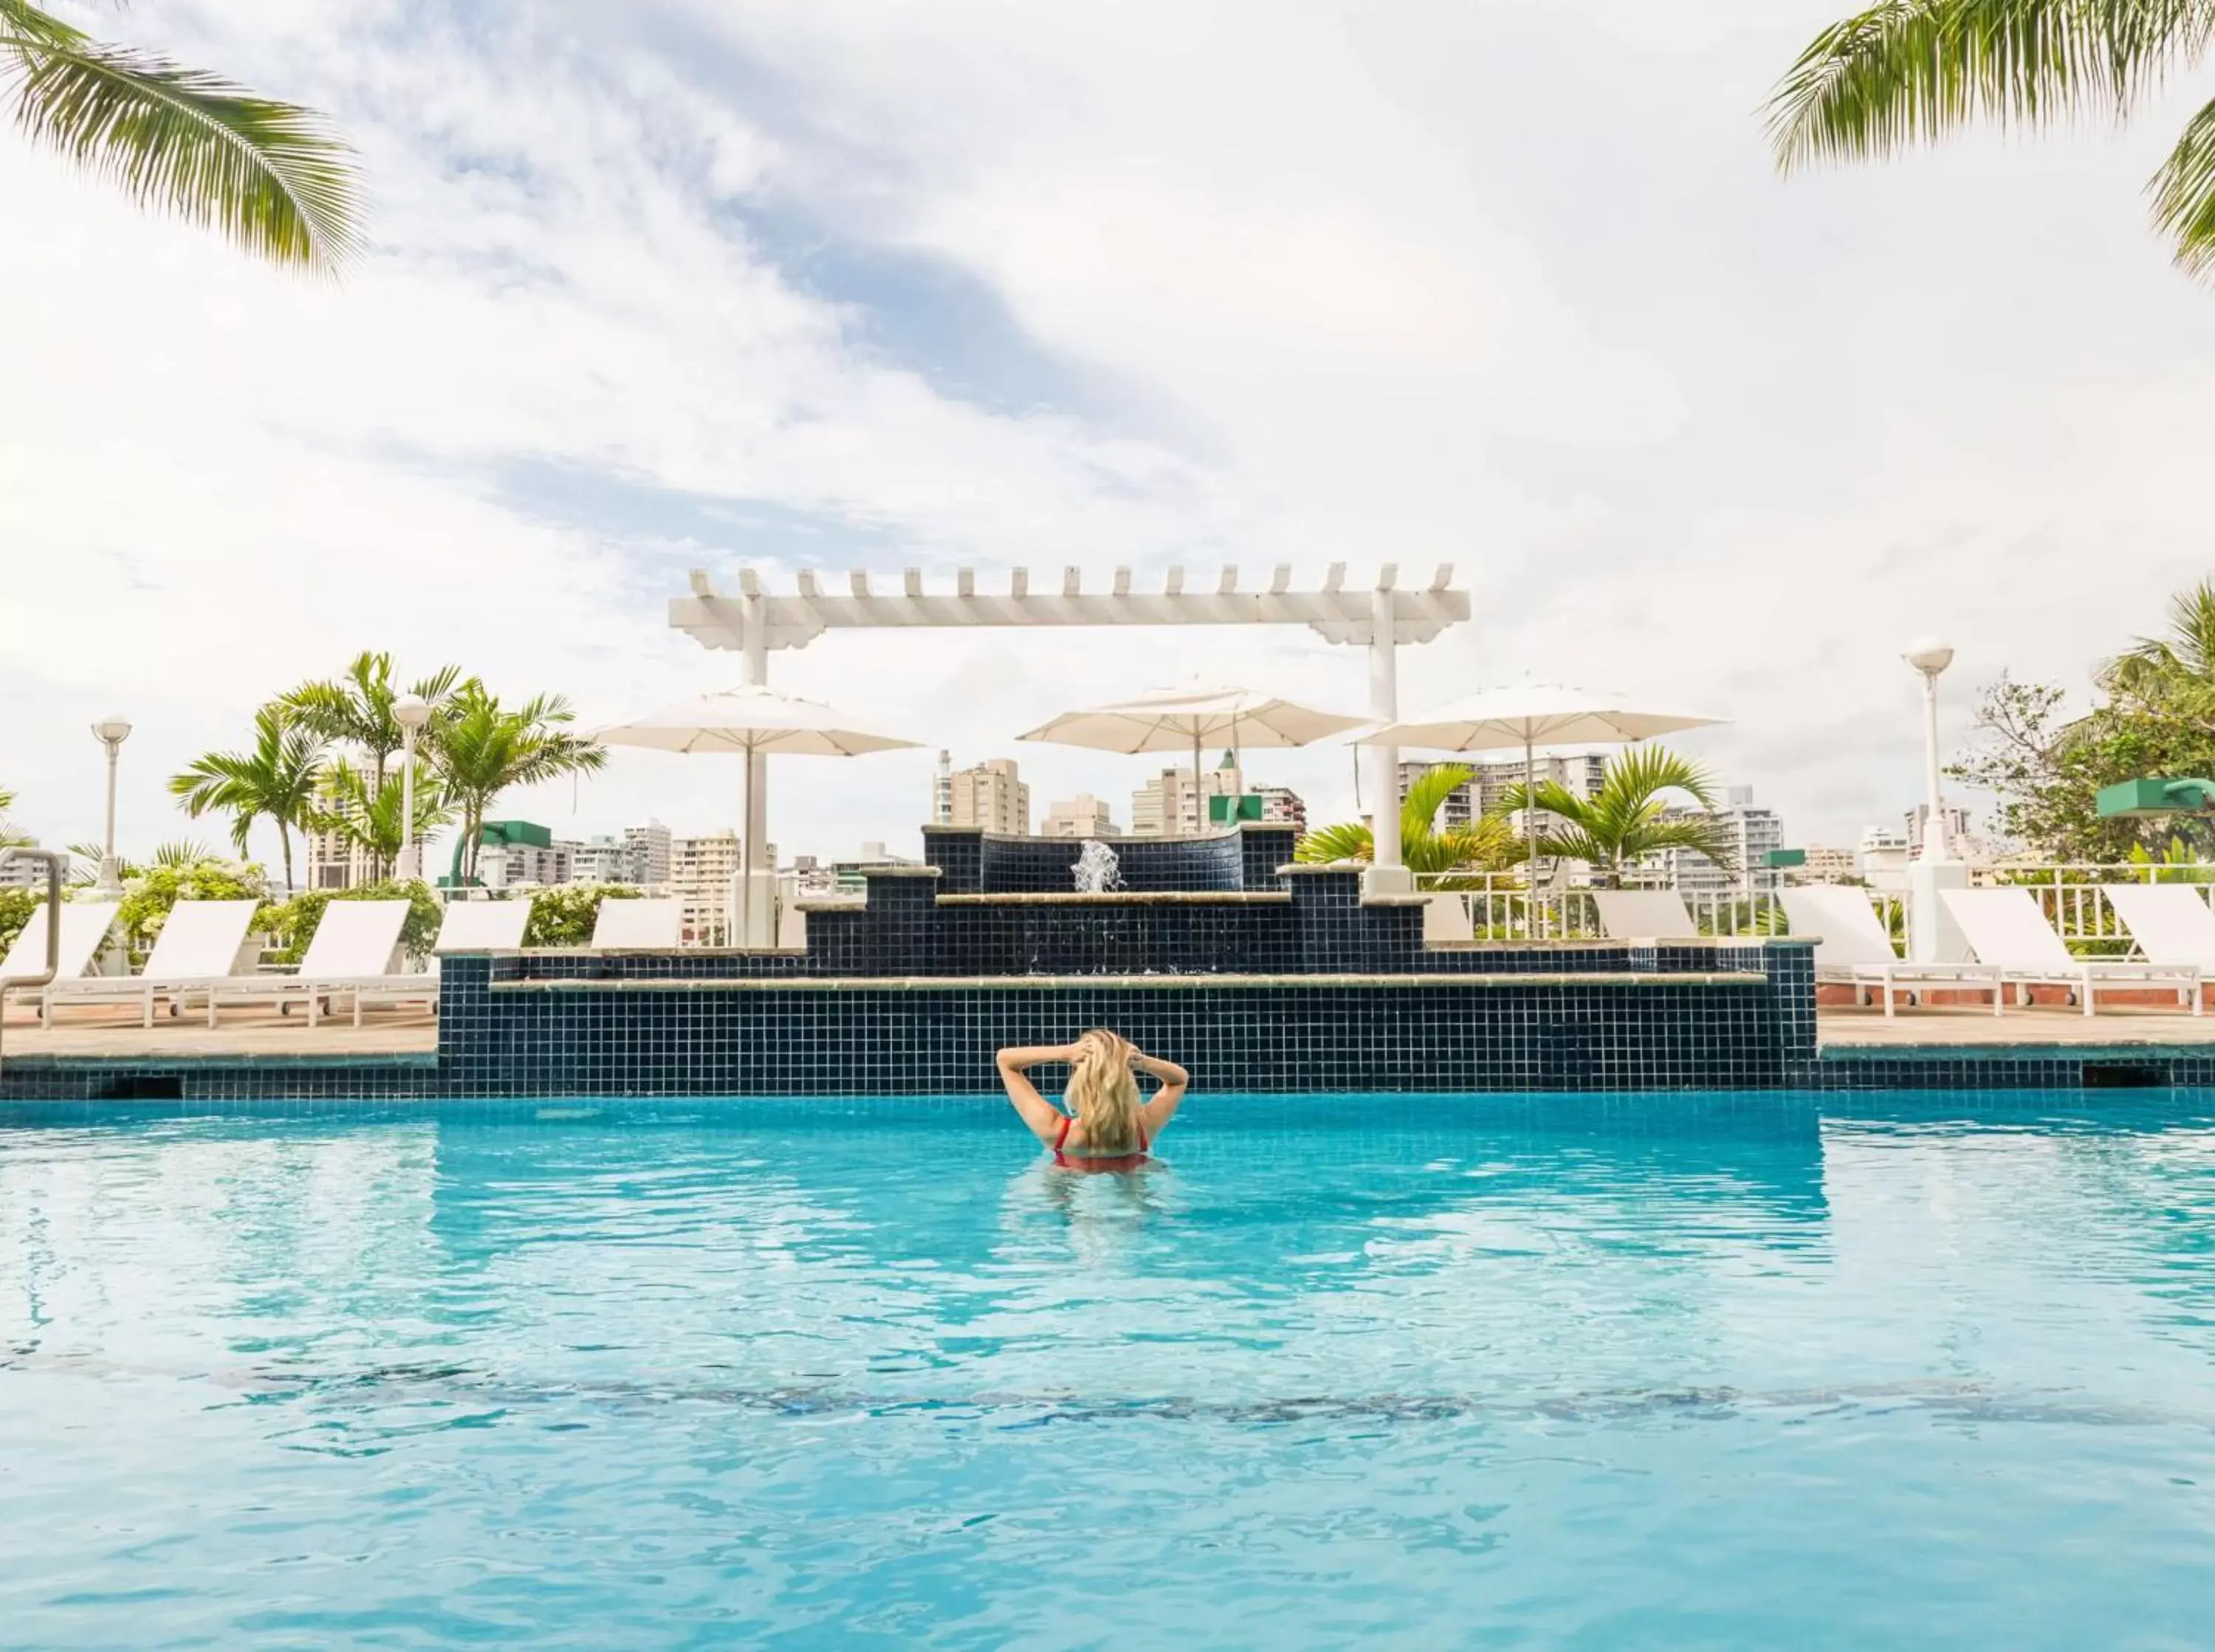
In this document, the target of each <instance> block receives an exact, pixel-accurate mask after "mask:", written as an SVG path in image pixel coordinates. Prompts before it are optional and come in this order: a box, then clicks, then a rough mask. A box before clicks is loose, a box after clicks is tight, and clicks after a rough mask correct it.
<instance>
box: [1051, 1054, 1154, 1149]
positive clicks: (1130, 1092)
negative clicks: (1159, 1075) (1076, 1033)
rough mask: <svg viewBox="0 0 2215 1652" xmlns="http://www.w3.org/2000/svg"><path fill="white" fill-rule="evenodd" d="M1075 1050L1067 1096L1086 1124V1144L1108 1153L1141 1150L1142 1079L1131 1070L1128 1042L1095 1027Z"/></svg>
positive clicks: (1072, 1109) (1073, 1108)
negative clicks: (1140, 1107)
mask: <svg viewBox="0 0 2215 1652" xmlns="http://www.w3.org/2000/svg"><path fill="white" fill-rule="evenodd" d="M1075 1049H1076V1052H1077V1053H1076V1055H1075V1056H1074V1057H1073V1058H1072V1060H1071V1062H1070V1068H1069V1089H1068V1091H1067V1092H1066V1098H1067V1100H1068V1102H1069V1105H1070V1110H1071V1111H1072V1112H1074V1113H1075V1114H1076V1115H1077V1117H1078V1118H1079V1119H1081V1120H1083V1124H1084V1145H1085V1146H1086V1147H1093V1148H1096V1149H1097V1150H1099V1151H1100V1152H1102V1153H1135V1152H1137V1151H1138V1075H1137V1074H1134V1073H1132V1071H1131V1045H1130V1043H1129V1042H1128V1041H1127V1040H1126V1039H1124V1038H1123V1037H1120V1036H1119V1035H1117V1034H1115V1033H1113V1032H1109V1031H1107V1030H1106V1029H1105V1028H1102V1027H1095V1028H1094V1029H1093V1030H1092V1031H1089V1032H1088V1033H1086V1034H1084V1035H1083V1037H1080V1038H1079V1039H1077V1043H1076V1045H1075Z"/></svg>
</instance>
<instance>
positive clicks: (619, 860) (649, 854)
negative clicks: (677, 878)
mask: <svg viewBox="0 0 2215 1652" xmlns="http://www.w3.org/2000/svg"><path fill="white" fill-rule="evenodd" d="M669 845H670V835H669V828H667V827H666V826H665V825H663V824H662V823H660V821H658V820H653V821H648V822H647V823H646V824H645V825H643V826H628V827H625V828H624V829H623V834H622V835H620V836H600V837H591V838H586V840H585V841H583V842H581V843H575V842H563V843H557V844H556V845H555V847H556V848H560V849H565V850H567V851H568V857H569V865H568V872H569V875H568V880H567V881H568V882H569V883H572V884H637V885H639V886H640V887H641V888H645V889H653V888H657V887H659V886H660V885H661V884H666V883H667V882H668V881H669Z"/></svg>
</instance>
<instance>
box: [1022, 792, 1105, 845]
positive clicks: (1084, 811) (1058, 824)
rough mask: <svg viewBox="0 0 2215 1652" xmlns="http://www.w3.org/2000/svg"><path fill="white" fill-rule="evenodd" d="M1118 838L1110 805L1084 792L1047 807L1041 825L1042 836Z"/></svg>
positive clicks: (1040, 832) (1040, 833)
mask: <svg viewBox="0 0 2215 1652" xmlns="http://www.w3.org/2000/svg"><path fill="white" fill-rule="evenodd" d="M1039 835H1040V837H1113V836H1114V835H1115V822H1114V817H1112V816H1111V815H1109V813H1108V812H1107V805H1106V804H1105V803H1103V802H1101V800H1100V799H1099V798H1095V797H1094V796H1093V795H1092V794H1091V793H1090V792H1078V793H1077V795H1076V796H1075V797H1073V798H1064V799H1063V800H1062V801H1061V802H1059V803H1056V804H1052V805H1048V806H1047V809H1046V818H1045V819H1044V820H1042V821H1040V823H1039Z"/></svg>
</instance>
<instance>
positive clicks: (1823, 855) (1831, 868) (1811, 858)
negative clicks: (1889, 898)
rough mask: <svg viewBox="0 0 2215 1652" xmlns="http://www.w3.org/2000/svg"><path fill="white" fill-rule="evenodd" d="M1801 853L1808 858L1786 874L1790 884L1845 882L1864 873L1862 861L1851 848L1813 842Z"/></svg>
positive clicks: (1786, 880)
mask: <svg viewBox="0 0 2215 1652" xmlns="http://www.w3.org/2000/svg"><path fill="white" fill-rule="evenodd" d="M1801 854H1804V855H1806V856H1807V859H1806V860H1802V861H1801V863H1800V864H1799V865H1798V866H1794V867H1793V868H1791V869H1790V870H1789V872H1786V873H1785V874H1784V881H1785V882H1786V883H1788V884H1843V883H1845V882H1847V881H1848V880H1849V879H1851V878H1859V877H1860V876H1861V875H1862V872H1861V861H1860V860H1859V859H1858V857H1856V855H1855V854H1854V852H1853V851H1852V850H1851V849H1830V848H1824V847H1820V846H1819V845H1817V844H1813V843H1811V844H1809V845H1808V846H1807V848H1805V849H1803V850H1802V851H1801Z"/></svg>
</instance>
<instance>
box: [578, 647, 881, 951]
mask: <svg viewBox="0 0 2215 1652" xmlns="http://www.w3.org/2000/svg"><path fill="white" fill-rule="evenodd" d="M590 737H591V738H592V739H594V740H597V741H598V742H599V743H600V744H602V745H606V746H641V747H644V748H645V749H646V750H649V751H674V752H679V753H682V754H684V755H685V756H694V755H696V754H698V753H701V752H727V753H730V754H732V755H733V756H742V757H746V758H749V759H751V758H752V756H755V755H756V754H761V755H763V756H767V755H769V754H770V753H784V754H787V755H789V756H803V757H857V756H862V755H863V754H865V753H867V752H872V751H896V750H899V749H901V748H902V747H907V746H915V745H919V744H920V743H921V742H920V741H916V740H906V739H902V738H901V737H899V735H896V734H883V733H880V732H878V731H875V730H873V729H868V728H865V727H863V726H862V724H861V719H858V718H856V717H853V716H851V715H850V714H849V713H845V712H842V711H839V710H838V709H837V708H836V707H831V706H825V705H824V704H822V703H821V702H820V701H813V700H802V699H801V698H800V697H799V696H798V695H797V694H779V693H778V692H777V691H776V689H774V688H765V687H746V688H728V689H726V690H724V691H723V692H722V693H721V694H702V695H700V696H699V697H698V698H696V699H693V700H686V701H679V702H678V704H676V705H674V706H670V707H665V708H664V709H662V710H660V711H658V712H649V713H647V715H645V716H643V717H635V718H630V719H626V720H625V721H623V722H620V723H610V724H608V725H606V726H605V727H604V728H598V729H594V730H592V731H591V735H590ZM765 791H766V787H764V788H761V789H759V790H758V789H757V788H756V787H755V786H754V784H753V764H752V762H751V761H750V762H748V763H747V764H746V787H745V793H746V796H745V844H744V846H743V847H744V850H745V870H744V872H742V874H741V876H740V878H739V934H740V935H742V936H743V937H745V939H746V941H747V942H748V943H751V942H752V939H753V891H754V874H755V873H756V872H758V870H759V869H760V868H759V862H760V860H761V854H762V849H763V839H764V837H765V836H766V835H767V834H768V829H769V819H768V815H769V800H768V798H767V797H766V796H764V794H763V793H764V792H765Z"/></svg>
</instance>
